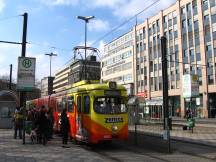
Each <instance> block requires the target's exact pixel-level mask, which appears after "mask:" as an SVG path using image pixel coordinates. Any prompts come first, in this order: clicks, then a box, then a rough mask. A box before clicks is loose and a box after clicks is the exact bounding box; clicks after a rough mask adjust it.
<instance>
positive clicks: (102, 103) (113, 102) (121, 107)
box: [94, 97, 127, 114]
mask: <svg viewBox="0 0 216 162" xmlns="http://www.w3.org/2000/svg"><path fill="white" fill-rule="evenodd" d="M94 111H95V112H97V113H99V114H120V113H126V112H127V108H126V105H125V100H124V98H120V97H98V98H96V99H95V101H94Z"/></svg>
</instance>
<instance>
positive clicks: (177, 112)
mask: <svg viewBox="0 0 216 162" xmlns="http://www.w3.org/2000/svg"><path fill="white" fill-rule="evenodd" d="M176 115H177V116H178V117H179V116H180V108H179V107H178V108H177V109H176Z"/></svg>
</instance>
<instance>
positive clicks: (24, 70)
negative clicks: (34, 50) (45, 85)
mask: <svg viewBox="0 0 216 162" xmlns="http://www.w3.org/2000/svg"><path fill="white" fill-rule="evenodd" d="M35 64H36V58H32V57H19V58H18V71H17V90H18V91H32V90H33V89H34V87H35Z"/></svg>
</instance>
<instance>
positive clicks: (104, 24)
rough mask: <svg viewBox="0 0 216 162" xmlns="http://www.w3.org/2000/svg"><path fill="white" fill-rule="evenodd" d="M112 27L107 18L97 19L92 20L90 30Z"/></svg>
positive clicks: (103, 29) (102, 29)
mask: <svg viewBox="0 0 216 162" xmlns="http://www.w3.org/2000/svg"><path fill="white" fill-rule="evenodd" d="M109 28H110V24H109V22H108V21H106V20H101V19H95V20H91V21H90V22H89V25H88V29H89V30H90V31H93V30H95V31H107V30H109Z"/></svg>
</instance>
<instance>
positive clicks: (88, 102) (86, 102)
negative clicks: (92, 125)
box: [83, 96, 90, 114]
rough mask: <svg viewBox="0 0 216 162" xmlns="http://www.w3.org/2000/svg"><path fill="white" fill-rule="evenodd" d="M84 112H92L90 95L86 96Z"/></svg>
mask: <svg viewBox="0 0 216 162" xmlns="http://www.w3.org/2000/svg"><path fill="white" fill-rule="evenodd" d="M83 112H84V113H85V114H89V112H90V97H89V96H84V110H83Z"/></svg>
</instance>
